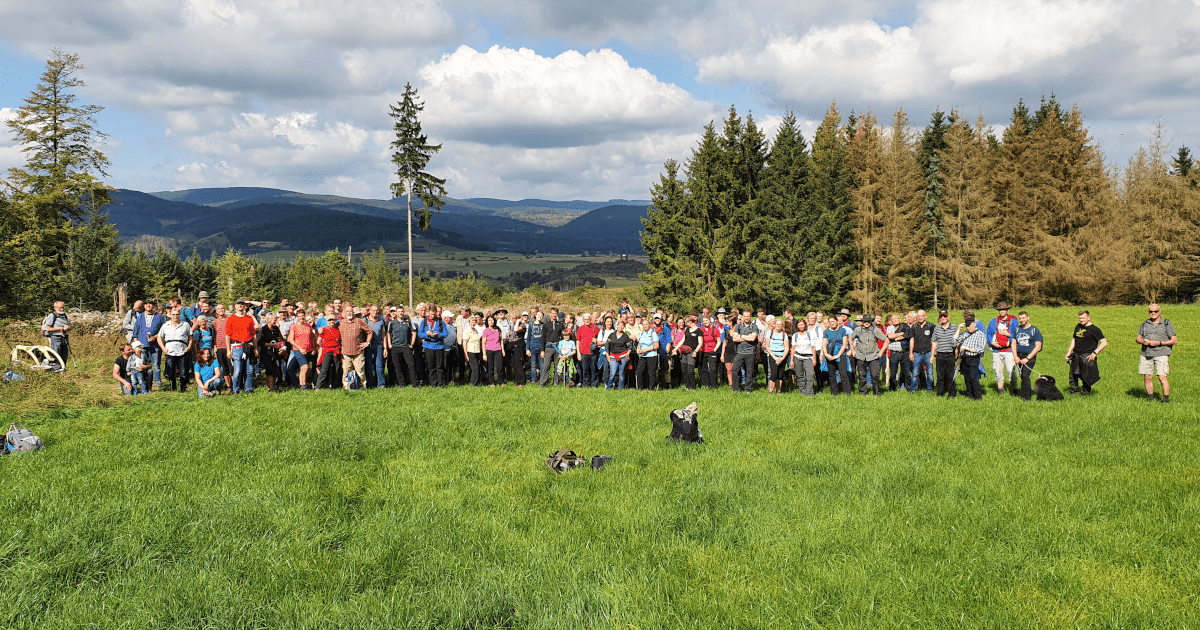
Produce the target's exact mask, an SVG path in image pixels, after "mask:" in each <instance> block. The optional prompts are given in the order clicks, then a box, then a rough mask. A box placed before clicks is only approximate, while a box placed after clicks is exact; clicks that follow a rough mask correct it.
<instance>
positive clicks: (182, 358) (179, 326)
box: [158, 301, 192, 393]
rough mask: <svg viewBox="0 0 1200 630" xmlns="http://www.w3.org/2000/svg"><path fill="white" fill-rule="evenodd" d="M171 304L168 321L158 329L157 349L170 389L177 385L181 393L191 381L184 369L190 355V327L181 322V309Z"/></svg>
mask: <svg viewBox="0 0 1200 630" xmlns="http://www.w3.org/2000/svg"><path fill="white" fill-rule="evenodd" d="M171 304H172V306H171V310H170V312H169V316H170V319H169V320H168V321H166V322H163V325H162V327H160V328H159V329H158V349H159V350H160V351H161V352H162V354H163V356H164V357H165V359H164V362H165V363H166V366H165V367H166V369H165V372H166V376H167V381H168V382H169V383H171V389H172V390H173V389H174V388H175V386H176V384H178V386H179V391H180V392H181V393H182V392H186V391H187V390H188V388H189V386H190V385H191V380H192V371H191V370H190V369H187V368H186V367H185V366H186V365H187V361H188V357H189V356H190V354H191V352H190V351H191V348H192V326H191V324H189V323H187V322H185V321H183V310H184V309H183V307H181V306H179V303H178V302H176V301H172V302H171Z"/></svg>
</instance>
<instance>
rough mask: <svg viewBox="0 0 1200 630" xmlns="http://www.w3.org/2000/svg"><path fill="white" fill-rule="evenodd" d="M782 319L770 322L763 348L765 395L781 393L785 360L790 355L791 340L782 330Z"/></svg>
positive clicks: (778, 318)
mask: <svg viewBox="0 0 1200 630" xmlns="http://www.w3.org/2000/svg"><path fill="white" fill-rule="evenodd" d="M783 324H784V321H783V318H781V317H776V318H774V319H772V320H771V323H770V328H768V329H767V332H766V339H764V340H763V348H764V349H765V350H766V351H767V394H778V393H780V392H782V391H783V373H784V371H785V370H786V369H787V358H788V355H789V354H791V351H792V348H791V340H790V339H788V334H787V332H785V331H784V329H783Z"/></svg>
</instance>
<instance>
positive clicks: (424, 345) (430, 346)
mask: <svg viewBox="0 0 1200 630" xmlns="http://www.w3.org/2000/svg"><path fill="white" fill-rule="evenodd" d="M438 315H440V313H438V312H437V309H436V308H433V307H431V306H427V307H426V309H425V317H424V318H422V319H421V323H420V324H418V325H417V339H420V340H421V350H422V352H423V353H424V355H425V369H426V370H427V371H428V375H427V378H428V380H427V382H428V383H429V386H430V387H445V386H446V380H445V378H446V373H445V370H446V344H445V339H446V323H445V322H443V321H442V319H441V318H440V317H438Z"/></svg>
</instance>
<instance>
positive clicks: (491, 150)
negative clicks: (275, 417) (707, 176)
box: [0, 0, 1200, 201]
mask: <svg viewBox="0 0 1200 630" xmlns="http://www.w3.org/2000/svg"><path fill="white" fill-rule="evenodd" d="M56 47H57V48H61V49H62V50H64V51H67V52H74V53H77V54H79V55H80V57H81V61H82V63H83V65H84V66H85V69H84V70H83V71H81V72H80V73H79V75H78V77H79V78H81V79H82V80H83V81H85V82H86V83H87V86H86V87H85V88H82V89H80V90H79V96H80V97H81V99H82V100H83V101H85V102H89V103H96V104H100V105H103V106H104V107H105V109H104V111H103V112H102V113H101V114H100V115H99V116H98V123H99V127H100V129H101V130H102V131H104V132H106V133H108V134H109V136H110V138H109V141H108V143H107V146H106V147H105V150H106V152H107V154H108V156H109V158H110V159H111V161H112V168H111V169H110V173H109V175H110V176H109V177H108V179H107V180H106V181H107V183H109V184H110V185H113V186H116V187H118V188H131V189H134V190H141V191H146V192H150V191H160V190H180V189H186V188H202V187H224V186H265V187H275V188H284V189H288V190H296V191H300V192H308V193H322V194H337V195H347V196H355V197H367V198H381V199H382V198H388V197H390V196H391V193H390V192H389V185H390V183H391V182H393V181H395V177H394V175H393V172H394V168H393V167H392V164H391V162H390V150H389V148H388V144H389V143H390V142H391V141H392V139H393V138H394V135H393V132H392V121H391V119H390V118H389V116H388V108H389V105H392V104H395V103H396V102H398V101H399V100H400V98H401V95H402V94H403V93H404V86H405V84H406V83H411V84H412V85H413V86H414V87H416V88H417V90H418V92H419V95H420V97H421V99H422V100H424V102H425V110H424V112H423V113H422V115H421V122H422V124H423V126H424V130H425V132H426V133H427V134H428V135H429V138H430V140H431V141H432V142H434V143H441V144H442V145H443V148H442V150H441V152H440V153H438V154H437V155H436V156H435V157H434V158H433V160H431V162H430V163H429V166H428V170H429V171H430V172H432V173H433V174H435V175H437V176H439V177H444V178H446V179H447V184H446V188H447V192H448V193H449V195H450V196H451V197H454V198H459V199H465V198H471V197H495V198H502V199H512V200H517V199H523V198H540V199H551V200H571V199H586V200H594V201H606V200H609V199H648V198H649V196H650V187H651V186H652V185H653V184H654V183H655V182H656V181H658V177H659V175H660V174H661V173H663V163H664V162H665V161H666V160H668V159H676V160H679V161H685V160H686V159H687V158H688V157H689V156H690V155H691V151H692V149H693V148H694V147H695V146H696V143H697V141H698V140H699V137H700V134H701V133H702V132H703V127H704V125H705V124H707V123H708V122H710V121H714V120H715V121H717V123H718V126H719V124H720V121H721V120H722V119H723V118H724V117H725V116H726V114H727V112H728V109H729V107H730V106H733V107H736V109H737V111H738V112H739V113H741V114H746V113H751V114H752V115H753V116H754V118H755V120H756V121H757V122H758V123H759V124H760V125H762V126H764V127H765V128H766V129H767V131H768V133H773V131H774V130H775V129H776V128H777V127H778V124H779V122H780V120H781V119H782V117H783V116H784V115H785V114H786V113H787V112H793V113H794V115H795V116H796V118H797V119H798V120H799V122H800V126H801V129H802V130H803V132H804V134H805V137H806V139H809V140H811V138H812V134H813V131H814V130H815V128H816V124H817V122H818V121H820V120H821V118H822V117H823V116H824V113H825V111H826V110H827V109H828V108H829V106H830V104H831V103H832V102H833V101H835V100H836V102H837V106H838V109H839V111H840V112H841V113H842V114H843V115H846V114H848V113H849V112H850V111H855V112H859V113H861V112H865V111H868V110H870V111H872V112H874V113H875V114H876V116H877V117H878V118H879V119H881V120H883V121H887V120H890V118H891V116H892V114H893V112H895V111H896V110H897V109H899V108H903V109H904V111H905V112H906V113H907V114H908V115H909V118H910V120H911V121H912V123H913V124H914V125H916V126H918V127H923V126H924V125H925V124H927V123H928V120H929V118H930V115H931V113H932V112H933V111H934V110H935V109H939V108H940V109H942V110H943V111H950V110H959V111H961V112H962V113H963V114H964V115H965V116H967V117H969V118H971V119H974V118H975V117H976V116H978V115H981V114H982V115H983V116H984V117H985V119H986V120H987V122H988V123H990V124H993V125H997V126H1003V125H1004V124H1005V123H1006V122H1007V121H1008V119H1009V118H1010V116H1011V113H1012V109H1013V107H1014V105H1016V103H1017V101H1018V99H1024V100H1025V101H1026V102H1027V103H1032V104H1036V103H1038V102H1039V101H1040V100H1041V99H1042V98H1043V97H1044V96H1048V95H1050V94H1055V95H1056V96H1057V98H1058V100H1059V101H1061V102H1064V103H1066V104H1068V105H1071V104H1074V105H1078V106H1079V107H1080V108H1081V110H1082V111H1083V113H1084V116H1085V120H1086V122H1087V125H1088V127H1089V128H1090V130H1091V133H1092V135H1093V137H1094V139H1095V142H1096V143H1098V144H1099V146H1100V148H1101V149H1102V151H1103V153H1104V155H1105V159H1106V161H1107V162H1108V163H1109V164H1110V166H1112V167H1123V166H1124V165H1125V164H1126V162H1127V161H1128V159H1129V157H1130V156H1131V155H1132V154H1133V153H1134V152H1135V151H1136V150H1137V148H1138V146H1139V145H1142V144H1144V143H1146V142H1147V141H1148V140H1149V138H1150V135H1151V133H1152V132H1153V129H1154V127H1155V125H1157V124H1162V125H1163V127H1164V129H1165V132H1166V133H1165V140H1166V141H1167V143H1168V144H1169V145H1170V147H1171V151H1172V152H1173V151H1174V149H1175V148H1176V147H1178V146H1180V145H1186V146H1189V147H1191V148H1192V149H1193V151H1196V150H1197V149H1200V116H1198V114H1200V0H1148V1H1136V0H1135V1H1130V0H1126V1H1121V2H1116V1H1106V0H1057V1H1051V0H1013V1H1008V2H996V1H989V0H926V1H924V2H918V3H912V2H897V1H890V0H837V1H832V0H810V1H807V2H803V3H800V2H779V1H778V0H737V1H733V0H661V1H660V2H656V3H647V2H645V1H644V0H607V1H605V2H594V1H591V0H587V1H585V0H476V1H468V0H445V1H440V2H439V1H434V0H399V1H394V2H380V1H379V0H338V1H337V2H332V1H320V0H236V1H234V0H166V1H164V0H101V1H95V0H93V1H83V0H38V1H37V2H30V1H29V0H0V119H2V118H8V117H11V116H12V115H13V112H14V110H15V108H17V107H20V106H21V104H22V99H23V98H24V97H25V96H27V95H28V94H29V92H30V91H31V90H32V89H33V88H34V86H35V85H36V84H37V80H38V76H39V75H40V74H41V72H42V70H43V69H44V67H45V60H46V59H47V57H48V56H49V53H50V50H51V49H53V48H56ZM4 131H7V130H6V129H5V130H4ZM22 162H23V158H22V154H21V152H20V151H19V147H17V146H15V145H14V144H13V142H12V140H11V138H10V137H9V136H8V135H7V134H2V133H0V169H7V168H8V167H10V166H15V165H19V164H20V163H22Z"/></svg>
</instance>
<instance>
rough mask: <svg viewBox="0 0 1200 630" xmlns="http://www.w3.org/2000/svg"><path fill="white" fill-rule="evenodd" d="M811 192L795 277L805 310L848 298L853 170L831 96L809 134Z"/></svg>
mask: <svg viewBox="0 0 1200 630" xmlns="http://www.w3.org/2000/svg"><path fill="white" fill-rule="evenodd" d="M812 166H813V168H812V194H811V195H810V196H809V199H808V203H809V204H810V205H811V209H810V210H809V212H808V213H807V214H809V215H810V216H811V219H812V225H813V234H814V238H813V245H812V249H811V250H810V251H809V252H808V253H807V255H806V258H805V264H804V273H803V275H802V276H801V278H800V287H799V293H800V296H801V297H800V300H801V305H802V307H803V308H805V309H808V310H818V309H820V310H825V311H828V310H830V309H832V308H834V307H835V306H841V305H844V304H846V303H847V302H848V301H849V299H850V298H849V297H848V294H849V293H850V291H851V290H852V288H853V284H854V275H855V273H856V272H857V264H858V258H859V256H858V248H857V246H856V245H855V243H854V237H853V236H852V234H851V230H852V229H853V227H854V224H853V222H852V220H851V217H850V213H851V211H852V209H853V207H854V201H853V199H852V198H851V189H852V186H853V176H852V175H851V173H850V169H849V168H848V167H847V165H846V129H844V128H843V127H842V124H841V116H840V115H839V114H838V110H837V102H836V101H835V102H834V103H832V104H830V106H829V109H828V110H827V111H826V112H825V118H824V119H823V120H822V121H821V124H820V126H818V127H817V132H816V135H815V136H814V138H813V152H812Z"/></svg>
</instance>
